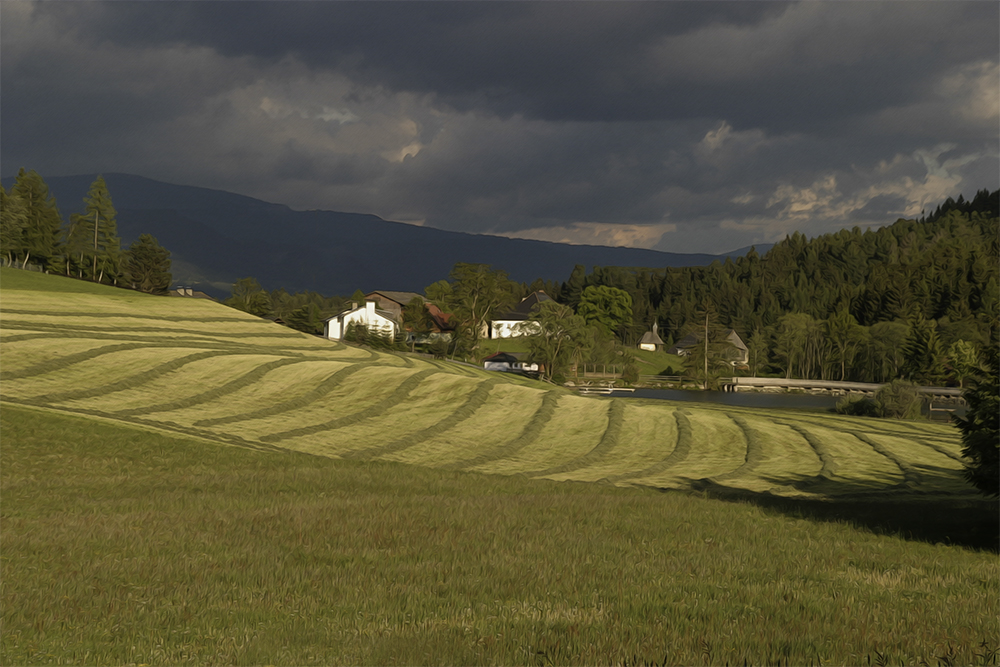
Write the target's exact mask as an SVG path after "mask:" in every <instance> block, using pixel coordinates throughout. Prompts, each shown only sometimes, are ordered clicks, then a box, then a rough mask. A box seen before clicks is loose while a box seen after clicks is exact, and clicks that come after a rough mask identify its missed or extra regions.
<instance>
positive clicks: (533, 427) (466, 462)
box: [437, 391, 560, 470]
mask: <svg viewBox="0 0 1000 667" xmlns="http://www.w3.org/2000/svg"><path fill="white" fill-rule="evenodd" d="M559 396H560V395H559V393H558V392H555V391H547V392H545V394H544V395H543V396H542V404H541V405H539V406H538V409H537V410H535V414H534V415H533V416H532V417H531V421H529V422H528V423H527V424H526V425H525V427H524V429H523V430H522V431H521V435H519V436H517V437H516V438H514V439H513V440H511V441H510V442H508V443H506V444H503V445H500V446H499V447H495V448H493V449H491V450H490V451H488V452H484V453H483V454H480V455H478V456H474V457H472V458H470V459H463V460H461V461H455V462H453V463H448V464H446V465H443V466H437V467H438V468H440V469H442V470H464V469H466V468H473V467H475V466H479V465H483V464H484V463H489V462H490V461H497V460H499V459H504V458H509V457H510V456H513V455H514V454H516V453H517V452H519V451H521V450H522V449H524V448H525V447H527V446H529V445H531V444H533V443H534V442H535V440H537V439H538V436H539V435H540V434H541V432H542V429H543V428H544V427H545V425H546V424H547V423H548V422H549V420H550V419H552V416H553V415H554V414H555V413H556V404H557V403H558V402H559Z"/></svg>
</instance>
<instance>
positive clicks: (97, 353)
mask: <svg viewBox="0 0 1000 667" xmlns="http://www.w3.org/2000/svg"><path fill="white" fill-rule="evenodd" d="M141 347H146V346H145V345H143V344H142V343H121V344H119V345H104V346H103V347H95V348H91V349H89V350H84V351H82V352H76V353H74V354H67V355H66V356H64V357H53V358H52V359H46V360H45V361H42V362H39V363H37V364H34V365H33V366H28V367H27V368H22V369H21V370H19V371H2V372H0V380H16V379H19V378H26V377H31V376H32V375H41V374H43V373H50V372H52V371H57V370H59V369H61V368H65V367H67V366H72V365H73V364H78V363H80V362H81V361H87V360H88V359H94V358H96V357H101V356H104V355H105V354H112V353H114V352H121V351H123V350H135V349H137V348H141ZM175 347H186V346H185V345H175Z"/></svg>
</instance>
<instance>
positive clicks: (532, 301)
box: [493, 290, 552, 321]
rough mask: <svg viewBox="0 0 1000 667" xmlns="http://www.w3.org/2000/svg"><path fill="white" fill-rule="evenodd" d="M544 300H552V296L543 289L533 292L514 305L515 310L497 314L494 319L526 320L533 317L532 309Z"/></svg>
mask: <svg viewBox="0 0 1000 667" xmlns="http://www.w3.org/2000/svg"><path fill="white" fill-rule="evenodd" d="M544 301H552V297H550V296H549V295H548V294H546V293H545V292H543V291H542V290H538V291H537V292H532V293H531V294H529V295H528V296H526V297H524V298H523V299H521V303H519V304H517V305H516V306H514V309H513V310H509V311H507V312H506V313H503V314H502V315H496V316H495V317H494V318H493V320H494V321H497V320H526V319H528V318H529V317H531V309H532V308H534V307H535V306H537V305H538V304H540V303H542V302H544Z"/></svg>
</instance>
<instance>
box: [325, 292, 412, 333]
mask: <svg viewBox="0 0 1000 667" xmlns="http://www.w3.org/2000/svg"><path fill="white" fill-rule="evenodd" d="M352 323H353V324H356V325H357V324H363V325H364V326H366V327H368V331H369V332H371V333H383V334H385V335H387V336H390V337H392V338H395V336H396V331H397V329H398V328H399V323H398V322H397V321H396V319H395V318H394V317H393V315H392V313H390V312H388V311H385V310H379V309H377V308H376V307H375V302H374V301H365V303H364V305H363V306H358V304H357V303H356V302H351V307H350V308H348V309H347V310H345V311H342V312H339V313H337V314H336V315H334V316H333V317H328V318H327V319H326V322H325V324H324V325H323V336H324V337H325V338H329V339H330V340H343V338H344V334H345V333H347V327H348V326H349V325H351V324H352Z"/></svg>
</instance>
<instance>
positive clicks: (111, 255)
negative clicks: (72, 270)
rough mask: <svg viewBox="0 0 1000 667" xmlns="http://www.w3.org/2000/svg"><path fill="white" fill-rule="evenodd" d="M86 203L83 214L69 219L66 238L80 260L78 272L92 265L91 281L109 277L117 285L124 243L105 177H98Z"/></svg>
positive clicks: (84, 201) (74, 215)
mask: <svg viewBox="0 0 1000 667" xmlns="http://www.w3.org/2000/svg"><path fill="white" fill-rule="evenodd" d="M83 203H84V213H74V214H73V215H72V216H70V229H69V234H68V235H67V243H68V245H69V246H70V248H71V250H72V252H73V253H74V254H78V255H79V257H80V263H79V266H78V270H79V271H80V272H81V274H82V272H83V270H85V268H88V267H86V265H87V264H89V265H90V266H89V269H90V276H89V277H90V279H91V280H93V281H94V282H101V281H102V280H103V279H104V276H105V275H106V274H107V275H110V276H111V278H112V280H113V282H115V283H117V279H118V274H119V269H120V266H121V239H119V238H118V227H117V223H116V221H115V217H116V215H117V213H116V211H115V207H114V204H113V203H112V202H111V194H110V193H109V192H108V186H107V184H106V183H105V182H104V177H103V176H98V177H97V179H96V180H95V181H94V182H93V183H92V184H91V186H90V190H89V191H88V192H87V196H86V198H85V199H84V200H83Z"/></svg>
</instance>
